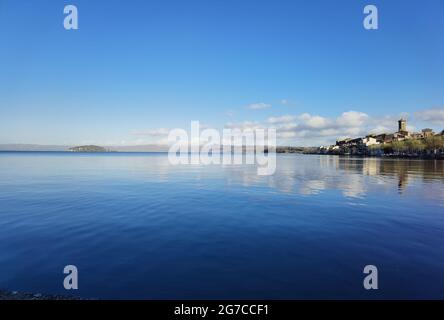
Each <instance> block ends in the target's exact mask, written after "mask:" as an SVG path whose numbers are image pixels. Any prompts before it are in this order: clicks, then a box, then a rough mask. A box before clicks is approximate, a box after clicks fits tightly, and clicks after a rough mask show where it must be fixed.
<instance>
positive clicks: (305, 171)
mask: <svg viewBox="0 0 444 320" xmlns="http://www.w3.org/2000/svg"><path fill="white" fill-rule="evenodd" d="M224 177H225V179H226V180H227V183H229V184H231V183H234V184H241V185H243V186H266V187H268V188H273V189H276V190H279V191H281V192H284V193H294V194H301V195H307V196H309V195H316V194H320V193H322V192H324V191H325V190H328V189H331V190H335V189H336V190H340V191H341V192H342V194H343V195H344V196H345V197H347V198H362V197H364V196H366V194H367V193H368V192H369V189H372V188H373V189H374V188H375V185H378V187H377V188H380V187H382V186H383V185H386V186H387V187H389V188H393V187H395V188H396V187H397V188H398V189H399V190H400V191H402V192H403V191H404V190H405V189H406V188H407V186H408V184H409V183H411V182H413V181H414V180H415V179H422V180H434V181H437V180H440V181H443V182H444V179H443V177H444V165H443V161H438V160H437V161H426V160H415V161H413V160H401V159H399V160H396V159H379V158H346V157H338V156H324V155H321V156H307V155H300V156H298V155H285V156H278V162H277V170H276V173H275V174H274V175H273V176H258V175H257V171H256V169H255V167H254V166H241V167H239V168H236V169H235V168H232V167H227V169H226V172H225V174H224ZM372 185H373V187H372Z"/></svg>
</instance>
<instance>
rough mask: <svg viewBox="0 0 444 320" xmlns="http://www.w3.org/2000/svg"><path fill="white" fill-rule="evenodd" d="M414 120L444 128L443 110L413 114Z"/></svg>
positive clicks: (422, 111) (434, 109) (432, 109)
mask: <svg viewBox="0 0 444 320" xmlns="http://www.w3.org/2000/svg"><path fill="white" fill-rule="evenodd" d="M415 118H416V119H418V120H421V121H426V122H430V123H432V124H436V125H443V126H444V108H430V109H425V110H421V111H418V112H415Z"/></svg>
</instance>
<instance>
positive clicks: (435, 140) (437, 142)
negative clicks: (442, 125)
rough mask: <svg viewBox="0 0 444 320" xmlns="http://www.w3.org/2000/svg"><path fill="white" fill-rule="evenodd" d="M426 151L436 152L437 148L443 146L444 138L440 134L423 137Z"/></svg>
mask: <svg viewBox="0 0 444 320" xmlns="http://www.w3.org/2000/svg"><path fill="white" fill-rule="evenodd" d="M424 144H425V146H426V149H427V150H428V151H432V152H434V153H436V151H437V150H438V149H442V148H444V139H443V138H442V137H441V136H431V137H427V138H425V139H424Z"/></svg>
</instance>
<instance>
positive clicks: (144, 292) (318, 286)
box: [0, 153, 444, 299]
mask: <svg viewBox="0 0 444 320" xmlns="http://www.w3.org/2000/svg"><path fill="white" fill-rule="evenodd" d="M443 178H444V164H443V162H440V161H421V160H418V161H406V160H380V159H359V158H340V157H334V156H303V155H278V159H277V171H276V174H275V175H274V176H269V177H260V176H257V172H256V168H255V167H254V166H248V165H245V166H227V167H221V166H191V165H190V166H171V165H169V163H168V159H167V155H166V154H124V153H122V154H72V153H0V288H3V289H10V290H19V291H31V292H43V293H55V294H57V293H61V294H66V291H65V290H64V289H63V286H62V281H63V277H64V275H63V273H62V271H63V267H64V266H65V265H68V264H74V265H76V266H77V267H78V269H79V286H80V290H78V292H76V294H78V295H80V296H83V297H92V298H139V299H147V298H148V299H150V298H153V299H163V298H167V299H172V298H178V299H184V298H190V299H191V298H193V299H199V298H251V299H255V298H279V299H292V298H444V188H443V187H444V179H443ZM367 264H374V265H376V266H378V268H379V286H380V290H378V291H372V292H368V291H366V290H364V289H363V286H362V280H363V277H364V275H363V273H362V270H363V268H364V266H365V265H367Z"/></svg>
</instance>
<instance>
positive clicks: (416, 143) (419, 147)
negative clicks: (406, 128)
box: [405, 139, 426, 153]
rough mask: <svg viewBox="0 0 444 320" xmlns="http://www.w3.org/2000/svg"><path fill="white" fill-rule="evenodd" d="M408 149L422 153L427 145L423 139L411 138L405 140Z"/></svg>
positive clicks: (411, 151)
mask: <svg viewBox="0 0 444 320" xmlns="http://www.w3.org/2000/svg"><path fill="white" fill-rule="evenodd" d="M405 144H406V147H407V150H408V151H409V152H410V153H421V152H422V151H424V149H425V147H426V146H425V145H424V143H423V142H422V141H421V140H418V139H410V140H407V141H406V142H405Z"/></svg>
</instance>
